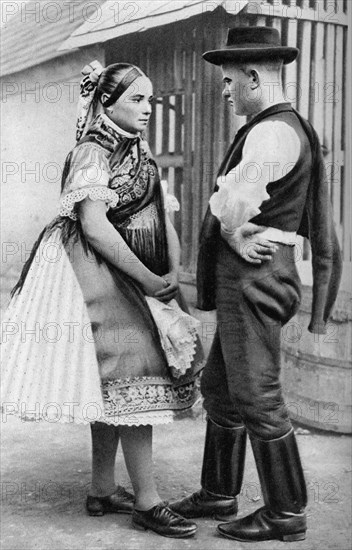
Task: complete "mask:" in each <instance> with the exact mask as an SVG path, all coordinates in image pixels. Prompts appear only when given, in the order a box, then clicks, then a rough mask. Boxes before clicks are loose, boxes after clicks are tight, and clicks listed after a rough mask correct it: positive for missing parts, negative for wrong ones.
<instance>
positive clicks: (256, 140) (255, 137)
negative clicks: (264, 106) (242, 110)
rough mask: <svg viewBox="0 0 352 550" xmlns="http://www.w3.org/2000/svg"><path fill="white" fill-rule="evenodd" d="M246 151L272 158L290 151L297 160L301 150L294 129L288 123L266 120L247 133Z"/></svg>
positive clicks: (278, 120) (272, 119)
mask: <svg viewBox="0 0 352 550" xmlns="http://www.w3.org/2000/svg"><path fill="white" fill-rule="evenodd" d="M245 148H246V150H248V149H249V150H250V149H252V150H255V151H256V152H257V153H259V154H260V156H265V155H268V157H270V158H271V157H272V156H273V155H277V154H278V153H279V152H280V151H290V152H291V154H290V156H293V157H294V158H297V156H299V151H300V149H301V140H300V137H299V134H298V132H297V131H296V129H295V128H294V127H293V126H292V125H290V124H289V123H288V122H286V121H283V120H280V119H276V118H268V119H265V120H263V121H261V122H258V124H256V125H255V126H254V127H253V128H252V129H251V130H250V132H249V133H248V136H247V139H246V143H245Z"/></svg>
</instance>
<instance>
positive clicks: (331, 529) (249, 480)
mask: <svg viewBox="0 0 352 550" xmlns="http://www.w3.org/2000/svg"><path fill="white" fill-rule="evenodd" d="M3 420H4V419H3ZM1 431H2V456H1V459H2V460H1V464H2V484H1V487H2V522H1V539H2V544H1V548H2V550H48V549H51V550H74V549H75V550H76V549H77V550H78V549H80V550H82V549H89V550H93V549H94V550H95V549H104V550H110V549H111V550H137V549H138V550H139V549H143V550H155V549H156V548H157V549H158V550H179V549H182V548H184V549H188V548H189V549H193V550H217V549H220V548H221V550H228V549H229V550H230V549H238V550H240V549H242V548H245V549H247V550H251V548H253V549H254V548H255V549H259V548H260V549H263V550H276V549H278V550H279V549H280V548H284V547H287V548H289V549H290V550H296V548H297V550H298V549H299V550H332V549H334V550H337V549H339V550H348V549H349V548H350V547H351V462H350V458H349V457H350V452H351V438H350V437H346V436H337V435H328V434H319V433H313V432H309V433H305V430H303V433H299V432H302V429H300V428H298V433H297V437H298V443H299V447H300V449H301V453H302V460H303V464H304V468H305V474H306V478H307V483H308V494H309V505H308V525H309V530H308V533H307V539H306V540H305V541H302V542H299V543H282V542H265V543H259V544H258V543H257V544H248V543H247V544H246V543H239V542H235V541H230V540H227V539H224V538H222V537H220V536H217V535H216V534H215V528H216V522H215V521H210V520H197V522H198V526H199V529H198V532H197V534H196V537H195V538H193V539H187V540H176V539H168V538H164V537H160V536H158V535H155V534H153V533H151V532H149V531H148V532H146V533H144V532H140V531H136V530H134V529H133V528H132V527H131V519H130V517H129V516H124V515H106V516H104V517H102V518H91V517H88V516H87V515H86V513H85V510H84V500H85V496H86V492H87V489H88V487H89V481H90V472H91V465H90V433H89V427H87V426H77V425H62V424H61V425H59V424H50V423H47V422H45V423H44V422H43V423H39V424H38V423H32V422H27V423H23V422H20V421H19V420H17V419H14V418H10V419H8V420H7V422H2V423H1ZM204 431H205V421H204V415H203V414H202V410H201V407H200V406H199V407H198V409H196V414H194V415H193V417H192V418H191V417H188V418H185V419H183V420H178V421H177V422H175V423H174V424H171V425H165V426H159V427H157V428H155V439H154V457H155V473H156V477H157V481H158V487H159V490H160V494H161V496H162V498H164V499H165V500H172V499H175V498H179V497H182V496H183V495H186V494H187V493H189V492H190V491H193V490H195V489H197V488H198V483H199V475H200V465H201V460H202V447H203V438H204ZM116 476H117V479H118V480H119V481H120V482H121V483H123V484H125V485H126V487H128V488H130V483H129V479H128V476H127V473H126V469H125V466H124V463H123V458H122V454H121V450H119V452H118V458H117V463H116ZM239 502H240V514H241V515H242V514H247V513H248V512H251V511H253V510H254V509H255V508H257V507H259V506H261V505H262V498H261V494H260V489H259V484H258V478H257V474H256V470H255V467H254V461H253V456H252V453H251V451H250V449H248V458H247V464H246V472H245V479H244V484H243V489H242V492H241V495H240V498H239Z"/></svg>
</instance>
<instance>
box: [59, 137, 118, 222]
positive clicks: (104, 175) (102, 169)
mask: <svg viewBox="0 0 352 550" xmlns="http://www.w3.org/2000/svg"><path fill="white" fill-rule="evenodd" d="M110 179H111V173H110V167H109V161H108V158H107V157H106V154H105V152H104V150H103V149H102V148H101V147H99V146H98V145H96V144H94V143H83V144H82V145H79V146H78V147H77V148H76V149H74V150H73V153H72V156H71V159H70V163H69V169H68V174H67V176H66V179H65V184H64V188H63V191H62V194H61V198H60V216H66V217H69V218H71V219H73V220H76V219H77V212H76V206H77V203H78V202H80V201H82V200H84V199H85V198H87V197H89V198H90V199H91V200H93V201H96V200H102V201H104V202H105V203H106V205H107V209H109V208H110V207H115V206H116V205H117V203H118V200H119V197H118V194H117V193H116V191H114V190H113V189H111V188H109V182H110Z"/></svg>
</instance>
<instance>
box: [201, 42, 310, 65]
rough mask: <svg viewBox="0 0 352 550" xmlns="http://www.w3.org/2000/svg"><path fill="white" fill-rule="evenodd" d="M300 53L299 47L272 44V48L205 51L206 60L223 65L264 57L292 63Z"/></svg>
mask: <svg viewBox="0 0 352 550" xmlns="http://www.w3.org/2000/svg"><path fill="white" fill-rule="evenodd" d="M298 54H299V49H298V48H290V47H288V46H281V47H280V46H277V47H275V46H271V47H270V48H265V47H264V48H233V49H230V48H227V49H226V50H211V51H209V52H205V53H203V58H204V59H205V61H208V62H209V63H212V64H213V65H223V64H224V63H227V62H229V61H232V62H236V61H238V62H241V61H249V60H251V61H254V60H262V59H267V60H270V59H282V60H283V62H284V64H285V65H287V64H288V63H292V61H294V60H295V59H296V58H297V56H298Z"/></svg>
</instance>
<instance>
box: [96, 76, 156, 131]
mask: <svg viewBox="0 0 352 550" xmlns="http://www.w3.org/2000/svg"><path fill="white" fill-rule="evenodd" d="M152 99H153V86H152V83H151V82H150V80H149V78H148V77H146V76H140V77H138V78H137V79H136V80H135V81H134V82H132V84H131V86H129V87H128V88H127V90H126V91H125V92H124V93H123V94H122V96H121V97H119V99H118V100H117V101H116V102H115V103H114V104H113V105H111V107H110V110H109V109H106V114H107V116H108V117H109V118H110V119H111V120H112V121H113V122H115V124H117V125H118V126H119V127H120V128H122V129H123V130H126V132H131V133H134V134H135V133H136V132H143V130H145V129H146V127H147V125H148V122H149V118H150V115H151V112H152V106H151V101H152Z"/></svg>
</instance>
